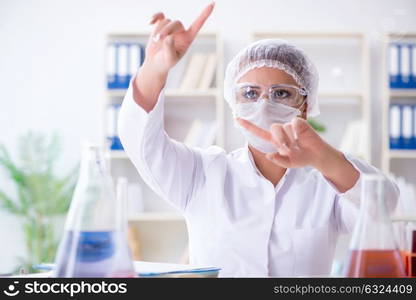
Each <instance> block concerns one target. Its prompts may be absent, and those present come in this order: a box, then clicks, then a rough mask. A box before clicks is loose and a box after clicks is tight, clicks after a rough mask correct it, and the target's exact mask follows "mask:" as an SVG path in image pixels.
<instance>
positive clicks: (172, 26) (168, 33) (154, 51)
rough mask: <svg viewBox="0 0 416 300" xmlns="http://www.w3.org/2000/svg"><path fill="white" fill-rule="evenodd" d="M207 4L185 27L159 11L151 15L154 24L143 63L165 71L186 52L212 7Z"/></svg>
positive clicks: (212, 4) (159, 70)
mask: <svg viewBox="0 0 416 300" xmlns="http://www.w3.org/2000/svg"><path fill="white" fill-rule="evenodd" d="M214 5H215V4H214V2H212V3H210V4H209V5H207V6H206V7H205V8H204V10H203V11H202V12H201V14H200V15H199V16H198V17H197V18H196V19H195V21H194V22H193V23H192V24H191V26H189V28H188V29H185V28H184V26H183V24H182V23H181V22H180V21H179V20H175V21H172V20H170V19H168V18H166V17H165V15H164V14H163V13H161V12H159V13H156V14H154V15H153V17H152V19H151V21H150V24H153V25H155V27H154V29H153V32H152V34H151V36H150V38H149V42H148V43H147V47H146V56H145V63H146V64H150V65H151V66H152V68H153V69H154V70H155V71H157V72H159V73H167V72H168V71H169V70H170V69H171V68H172V67H173V66H174V65H175V64H176V63H177V62H178V61H179V60H180V59H181V58H182V57H183V56H184V55H185V53H186V50H187V49H188V48H189V46H190V45H191V44H192V42H193V40H194V39H195V37H196V35H197V34H198V32H199V30H200V29H201V27H202V26H203V25H204V23H205V21H206V20H207V19H208V17H209V16H210V14H211V12H212V10H213V9H214Z"/></svg>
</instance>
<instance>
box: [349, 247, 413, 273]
mask: <svg viewBox="0 0 416 300" xmlns="http://www.w3.org/2000/svg"><path fill="white" fill-rule="evenodd" d="M344 274H345V276H346V277H406V273H405V269H404V264H403V260H402V258H401V256H400V252H399V251H397V250H353V251H350V257H349V259H348V263H347V265H346V269H345V272H344Z"/></svg>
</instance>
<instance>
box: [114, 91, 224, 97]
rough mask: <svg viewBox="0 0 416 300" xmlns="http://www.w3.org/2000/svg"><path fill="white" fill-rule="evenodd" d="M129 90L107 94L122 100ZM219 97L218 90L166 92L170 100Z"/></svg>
mask: <svg viewBox="0 0 416 300" xmlns="http://www.w3.org/2000/svg"><path fill="white" fill-rule="evenodd" d="M126 91H127V89H109V90H107V94H108V96H110V97H118V98H122V97H124V95H125V94H126ZM217 95H218V90H217V89H209V90H190V91H183V90H179V89H170V90H167V91H166V92H165V96H166V97H168V98H179V97H182V98H183V97H185V98H201V97H211V98H215V97H216V96H217Z"/></svg>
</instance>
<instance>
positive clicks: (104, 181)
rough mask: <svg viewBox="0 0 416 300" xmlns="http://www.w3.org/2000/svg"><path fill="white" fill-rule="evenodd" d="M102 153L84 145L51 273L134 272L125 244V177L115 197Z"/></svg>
mask: <svg viewBox="0 0 416 300" xmlns="http://www.w3.org/2000/svg"><path fill="white" fill-rule="evenodd" d="M105 153H106V151H104V150H103V148H101V147H99V146H94V145H85V146H84V149H83V154H82V161H81V168H80V175H79V178H78V182H77V186H76V188H75V193H74V196H73V199H72V202H71V207H70V209H69V213H68V217H67V220H66V223H65V232H64V236H63V237H62V240H61V243H60V245H59V248H58V252H57V255H56V261H55V263H56V264H55V265H56V267H55V269H54V277H135V276H136V273H135V271H134V265H133V260H132V257H131V253H130V249H129V246H128V242H127V230H126V227H127V220H126V212H125V210H126V185H127V181H126V180H125V179H121V180H119V182H118V188H117V191H118V193H117V196H116V193H115V191H114V186H113V181H112V178H111V175H110V171H109V169H108V166H107V163H106V157H105Z"/></svg>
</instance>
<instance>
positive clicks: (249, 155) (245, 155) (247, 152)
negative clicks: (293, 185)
mask: <svg viewBox="0 0 416 300" xmlns="http://www.w3.org/2000/svg"><path fill="white" fill-rule="evenodd" d="M242 158H243V160H244V161H247V162H250V166H251V168H252V170H253V172H254V173H256V174H257V175H259V176H261V177H264V176H263V174H261V172H260V170H259V169H258V168H257V166H256V163H255V162H254V158H253V154H252V153H251V151H250V149H249V147H248V142H247V141H246V142H245V144H244V149H243V153H242ZM292 170H293V169H291V168H287V169H286V171H285V174H284V175H283V176H287V175H288V174H289V173H291V172H292Z"/></svg>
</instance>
